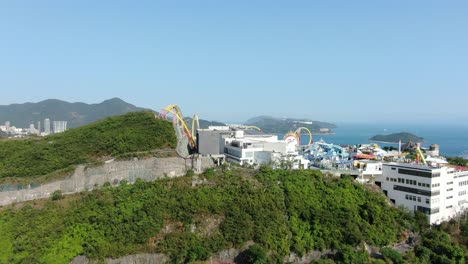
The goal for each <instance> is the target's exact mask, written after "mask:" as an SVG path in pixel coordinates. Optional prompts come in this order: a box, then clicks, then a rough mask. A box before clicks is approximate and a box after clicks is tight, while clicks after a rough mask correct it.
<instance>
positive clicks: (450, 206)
mask: <svg viewBox="0 0 468 264" xmlns="http://www.w3.org/2000/svg"><path fill="white" fill-rule="evenodd" d="M452 207H453V206H452V205H449V206H446V207H445V208H447V209H448V208H452Z"/></svg>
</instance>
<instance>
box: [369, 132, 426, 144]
mask: <svg viewBox="0 0 468 264" xmlns="http://www.w3.org/2000/svg"><path fill="white" fill-rule="evenodd" d="M369 140H371V141H380V142H388V143H398V142H399V141H400V140H401V142H402V143H407V142H410V141H412V142H416V143H421V142H423V138H422V137H418V136H416V135H414V134H411V133H408V132H400V133H394V134H390V135H376V136H373V137H371V138H370V139H369Z"/></svg>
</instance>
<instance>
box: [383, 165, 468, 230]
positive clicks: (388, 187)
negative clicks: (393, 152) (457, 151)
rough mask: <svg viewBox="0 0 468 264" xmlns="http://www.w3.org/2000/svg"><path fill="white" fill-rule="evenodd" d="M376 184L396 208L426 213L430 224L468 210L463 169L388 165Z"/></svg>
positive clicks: (467, 174)
mask: <svg viewBox="0 0 468 264" xmlns="http://www.w3.org/2000/svg"><path fill="white" fill-rule="evenodd" d="M376 184H377V185H379V186H380V187H381V188H382V190H383V192H384V194H385V195H386V196H388V197H389V198H390V200H391V201H392V202H393V203H394V204H395V205H396V206H404V207H406V208H407V209H409V210H410V211H412V212H414V211H421V212H423V213H425V214H427V215H428V218H429V222H430V223H431V224H439V223H440V222H442V221H446V220H449V219H451V218H453V217H455V216H457V215H458V214H460V213H462V212H463V211H464V210H466V209H467V208H468V171H466V170H465V171H463V170H459V169H456V168H453V167H438V168H434V167H430V166H426V165H415V164H406V163H387V164H383V167H382V175H380V176H378V177H377V179H376Z"/></svg>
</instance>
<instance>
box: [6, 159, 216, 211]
mask: <svg viewBox="0 0 468 264" xmlns="http://www.w3.org/2000/svg"><path fill="white" fill-rule="evenodd" d="M212 167H214V162H213V160H212V159H211V158H206V157H203V158H201V157H200V158H196V159H194V160H192V159H183V158H179V157H172V158H147V159H141V160H138V159H136V158H135V159H134V160H129V161H109V162H107V163H106V164H104V165H102V166H99V167H95V168H86V166H84V165H80V166H78V167H77V168H76V170H75V172H74V173H73V174H72V175H70V176H68V177H67V178H65V179H64V180H59V181H55V182H51V183H47V184H43V185H39V186H37V187H34V188H29V189H23V190H16V191H4V192H0V206H2V205H8V204H12V203H17V202H24V201H30V200H35V199H41V198H47V197H49V196H50V195H52V193H53V192H55V191H57V190H60V191H62V193H64V194H71V193H77V192H82V191H89V190H92V189H95V188H98V187H100V186H102V185H103V184H104V183H106V182H110V183H111V184H112V185H117V184H118V183H120V181H122V180H126V181H128V182H129V183H134V182H135V181H136V179H138V178H140V179H143V180H146V181H154V180H157V179H161V178H165V177H178V176H183V175H185V174H186V172H187V170H189V169H193V170H194V171H195V172H202V171H204V170H206V169H207V168H212Z"/></svg>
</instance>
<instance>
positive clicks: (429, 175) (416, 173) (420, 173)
mask: <svg viewBox="0 0 468 264" xmlns="http://www.w3.org/2000/svg"><path fill="white" fill-rule="evenodd" d="M398 173H399V174H406V175H413V176H419V177H425V178H432V177H438V176H433V174H432V173H431V172H430V171H419V170H408V169H398ZM434 175H435V174H434ZM439 176H440V173H439Z"/></svg>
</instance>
